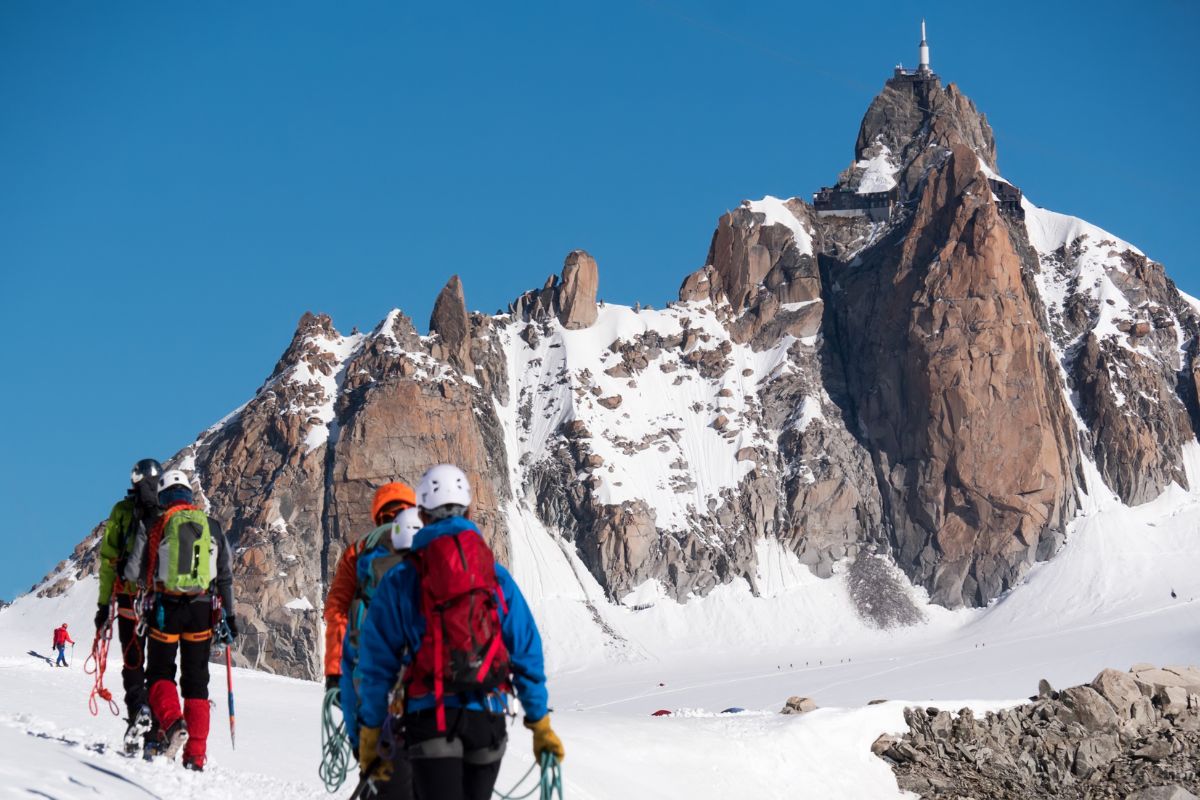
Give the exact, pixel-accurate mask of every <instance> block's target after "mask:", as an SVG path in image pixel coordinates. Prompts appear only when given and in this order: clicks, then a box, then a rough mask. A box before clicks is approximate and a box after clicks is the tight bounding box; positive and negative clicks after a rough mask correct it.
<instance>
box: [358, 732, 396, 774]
mask: <svg viewBox="0 0 1200 800" xmlns="http://www.w3.org/2000/svg"><path fill="white" fill-rule="evenodd" d="M358 767H359V769H360V770H362V772H363V773H364V774H366V775H367V777H369V778H374V779H375V780H377V781H380V782H382V783H387V782H388V781H390V780H391V779H392V762H391V761H388V760H387V759H385V758H384V757H383V756H381V755H379V728H359V729H358ZM368 773H369V774H368Z"/></svg>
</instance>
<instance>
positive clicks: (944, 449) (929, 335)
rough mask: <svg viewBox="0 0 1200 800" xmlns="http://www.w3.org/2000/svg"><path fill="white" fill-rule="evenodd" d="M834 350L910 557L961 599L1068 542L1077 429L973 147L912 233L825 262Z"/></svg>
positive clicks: (901, 556)
mask: <svg viewBox="0 0 1200 800" xmlns="http://www.w3.org/2000/svg"><path fill="white" fill-rule="evenodd" d="M826 263H827V267H826V269H827V274H828V277H829V280H830V281H832V282H836V283H837V284H838V285H839V286H840V287H841V294H840V297H839V303H838V305H837V308H836V309H835V311H834V313H833V318H834V319H835V320H836V336H837V340H838V344H837V347H838V349H839V350H840V352H841V353H842V355H843V358H842V363H843V365H844V369H845V371H846V375H847V382H848V385H849V387H850V393H851V402H852V404H853V408H854V410H855V412H856V415H857V417H858V419H859V421H860V424H861V426H862V428H861V430H862V436H863V438H864V439H865V440H866V442H867V443H868V446H869V448H870V450H871V451H872V453H873V455H874V456H875V463H876V468H877V470H878V473H879V476H880V481H879V485H880V488H881V490H882V492H883V493H884V495H885V498H886V502H885V507H887V508H888V509H890V520H889V521H890V523H891V527H892V530H893V536H894V541H895V545H896V549H897V561H898V562H899V563H900V565H901V566H902V567H903V568H904V569H905V570H906V571H907V572H908V573H909V574H910V575H911V576H912V577H913V579H914V582H917V583H920V584H922V585H924V586H926V587H927V588H929V590H930V593H931V595H932V597H933V598H934V600H935V601H936V602H939V603H942V604H945V605H948V606H950V607H955V606H960V605H976V604H982V603H985V602H987V600H988V599H990V598H992V597H996V596H997V595H998V594H1000V593H1001V592H1002V591H1004V590H1005V589H1007V588H1009V587H1010V586H1011V585H1012V584H1013V582H1014V581H1015V579H1016V578H1017V577H1018V576H1019V575H1020V574H1021V573H1022V572H1023V570H1024V568H1026V567H1027V566H1028V565H1030V564H1032V563H1033V561H1034V560H1035V559H1036V558H1037V557H1038V555H1039V554H1042V557H1045V555H1046V554H1048V553H1050V552H1053V551H1054V549H1056V546H1055V539H1056V538H1060V537H1061V532H1062V530H1063V527H1064V526H1065V524H1066V522H1067V521H1068V520H1069V519H1070V518H1071V516H1072V515H1073V513H1074V511H1075V504H1074V503H1075V501H1074V497H1075V489H1076V481H1077V471H1078V463H1079V456H1078V444H1077V435H1076V431H1075V427H1074V424H1073V421H1072V419H1071V415H1070V411H1069V408H1068V407H1067V405H1066V401H1065V399H1064V398H1065V395H1064V392H1063V387H1062V384H1061V381H1060V377H1059V373H1058V370H1057V368H1056V365H1055V363H1054V359H1053V352H1052V350H1051V347H1050V342H1049V339H1048V338H1047V337H1046V336H1045V334H1044V333H1043V332H1042V330H1041V328H1040V326H1039V325H1038V319H1037V315H1036V313H1035V309H1034V305H1033V303H1032V302H1031V300H1030V297H1029V295H1028V293H1027V291H1026V288H1025V285H1024V282H1023V279H1022V274H1021V262H1020V259H1019V258H1018V257H1017V254H1016V252H1015V251H1014V250H1013V247H1012V245H1011V243H1010V240H1009V235H1008V232H1007V229H1006V223H1005V221H1004V220H1003V219H1002V217H1001V215H1000V213H999V211H998V209H997V208H996V205H995V203H994V202H993V201H992V199H991V194H990V192H989V191H988V184H987V179H986V177H985V176H984V174H983V173H982V172H980V170H979V167H978V160H977V159H976V156H975V154H974V153H973V152H972V151H971V150H969V149H967V148H965V147H963V146H961V145H956V146H955V147H954V148H953V149H952V150H951V152H950V154H949V155H948V156H947V158H946V160H945V162H944V163H943V164H942V165H941V166H940V167H938V168H936V169H935V170H933V171H932V172H931V173H930V176H929V178H928V181H927V183H926V184H925V188H924V190H923V191H922V193H921V198H920V203H919V205H918V206H917V208H916V211H915V213H914V215H913V218H912V220H911V223H910V224H909V225H908V226H907V229H906V230H905V229H901V230H897V231H896V232H895V233H894V234H892V236H891V237H889V238H887V239H885V240H883V241H882V242H880V243H879V244H878V245H876V246H875V247H873V248H869V249H868V250H867V251H865V252H863V253H860V254H859V255H858V256H857V258H856V261H855V262H854V263H853V264H844V263H842V262H839V261H837V260H836V259H828V261H827V262H826Z"/></svg>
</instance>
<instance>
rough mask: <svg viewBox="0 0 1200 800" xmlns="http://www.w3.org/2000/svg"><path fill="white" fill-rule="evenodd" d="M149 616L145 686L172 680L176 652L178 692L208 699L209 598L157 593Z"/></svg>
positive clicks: (210, 625) (186, 695)
mask: <svg viewBox="0 0 1200 800" xmlns="http://www.w3.org/2000/svg"><path fill="white" fill-rule="evenodd" d="M158 597H159V599H158V603H157V604H156V605H155V609H154V614H153V616H151V618H150V641H149V642H148V643H147V645H146V686H154V684H155V683H156V682H157V681H160V680H165V681H174V680H175V654H176V652H178V653H179V694H180V695H181V696H183V697H184V698H185V699H191V698H195V699H199V700H207V699H208V655H209V652H210V651H211V649H212V598H211V597H210V596H209V595H207V594H204V595H198V596H197V597H194V598H192V597H175V596H172V595H162V594H160V595H159V596H158Z"/></svg>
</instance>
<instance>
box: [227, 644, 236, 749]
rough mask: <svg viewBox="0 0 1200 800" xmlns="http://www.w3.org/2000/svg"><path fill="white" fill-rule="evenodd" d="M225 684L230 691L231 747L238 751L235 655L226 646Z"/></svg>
mask: <svg viewBox="0 0 1200 800" xmlns="http://www.w3.org/2000/svg"><path fill="white" fill-rule="evenodd" d="M225 683H226V685H227V687H228V690H229V745H230V746H231V747H232V748H233V749H234V750H237V740H236V739H235V738H234V735H233V722H234V715H233V653H232V651H231V649H230V647H229V645H226V646H225Z"/></svg>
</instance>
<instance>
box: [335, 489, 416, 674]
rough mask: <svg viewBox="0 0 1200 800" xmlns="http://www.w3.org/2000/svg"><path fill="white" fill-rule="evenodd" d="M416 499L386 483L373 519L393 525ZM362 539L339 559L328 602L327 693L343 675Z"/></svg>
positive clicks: (377, 492)
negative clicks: (343, 662)
mask: <svg viewBox="0 0 1200 800" xmlns="http://www.w3.org/2000/svg"><path fill="white" fill-rule="evenodd" d="M416 504H417V496H416V494H415V493H414V492H413V489H412V487H411V486H409V485H408V484H407V483H400V482H398V481H397V482H394V483H385V484H384V485H383V486H380V487H379V488H378V489H376V490H375V499H374V500H373V501H372V503H371V519H373V520H374V521H375V524H376V525H383V524H385V523H388V522H391V521H392V520H393V519H395V518H396V515H398V514H399V513H400V512H401V511H403V510H404V509H406V508H413V507H415V506H416ZM364 541H365V537H364V538H363V539H359V540H358V541H356V542H351V543H350V545H349V546H348V547H347V548H346V551H345V552H344V553H342V557H341V558H340V559H338V565H337V569H336V570H335V571H334V574H333V580H332V581H331V582H330V584H329V594H328V595H327V596H326V598H325V689H326V691H328V690H331V689H337V688H338V685H339V682H340V680H341V673H342V640H343V639H344V638H345V636H346V625H347V623H348V620H349V614H350V604H351V602H353V600H354V593H355V591H356V590H357V589H358V572H357V567H358V556H359V554H360V553H361V552H362V549H363V543H364Z"/></svg>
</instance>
